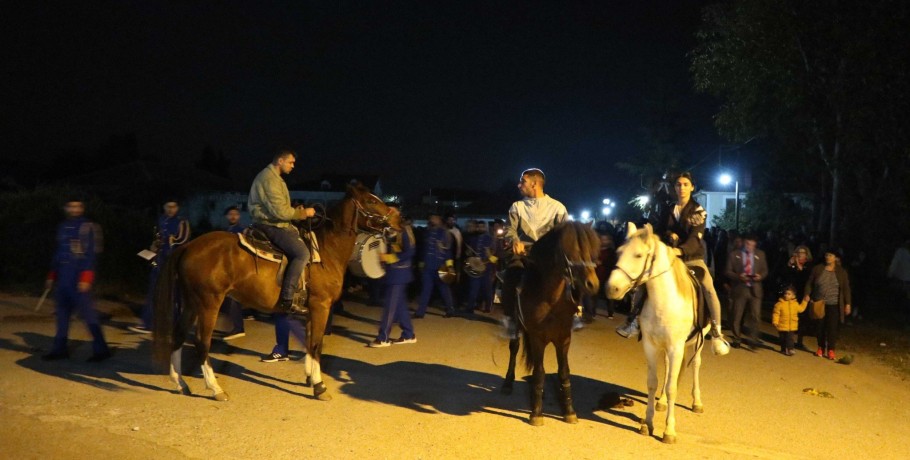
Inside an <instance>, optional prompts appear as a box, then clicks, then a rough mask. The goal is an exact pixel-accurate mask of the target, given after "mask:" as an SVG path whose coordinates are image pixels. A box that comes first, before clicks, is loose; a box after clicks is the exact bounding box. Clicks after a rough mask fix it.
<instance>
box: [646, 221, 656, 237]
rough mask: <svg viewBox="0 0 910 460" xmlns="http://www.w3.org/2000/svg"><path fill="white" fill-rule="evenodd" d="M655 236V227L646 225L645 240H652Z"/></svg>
mask: <svg viewBox="0 0 910 460" xmlns="http://www.w3.org/2000/svg"><path fill="white" fill-rule="evenodd" d="M653 234H654V227H652V226H651V224H645V238H647V239H650V238H651V235H653Z"/></svg>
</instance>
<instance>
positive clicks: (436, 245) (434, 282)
mask: <svg viewBox="0 0 910 460" xmlns="http://www.w3.org/2000/svg"><path fill="white" fill-rule="evenodd" d="M427 221H428V224H427V229H426V232H425V233H424V245H423V251H421V254H420V264H419V266H420V279H421V289H420V300H419V303H418V305H417V311H416V312H414V318H416V319H420V318H423V316H424V315H425V314H426V312H427V305H428V304H429V303H430V296H431V295H432V294H433V287H434V286H435V287H436V289H438V290H439V294H440V295H441V296H442V301H443V304H444V305H445V308H446V313H445V317H446V318H451V317H452V316H455V304H454V301H453V300H452V289H451V288H450V287H449V285H448V284H446V283H444V282H443V281H442V280H441V279H440V278H439V270H440V269H447V270H452V269H453V267H454V266H455V262H454V260H453V259H452V258H453V252H452V249H453V248H452V244H453V237H452V233H451V232H449V231H448V229H446V227H445V225H443V222H442V216H441V215H440V214H439V213H437V212H431V213H430V215H429V216H428V218H427Z"/></svg>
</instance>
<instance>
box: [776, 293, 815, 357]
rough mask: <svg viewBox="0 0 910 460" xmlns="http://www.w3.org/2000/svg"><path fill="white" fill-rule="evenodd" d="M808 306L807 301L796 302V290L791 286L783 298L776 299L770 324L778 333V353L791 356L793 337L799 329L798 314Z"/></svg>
mask: <svg viewBox="0 0 910 460" xmlns="http://www.w3.org/2000/svg"><path fill="white" fill-rule="evenodd" d="M807 305H809V301H808V300H803V301H802V302H799V301H798V300H796V289H794V288H793V286H787V289H786V290H784V296H783V297H781V298H780V299H777V303H776V304H774V313H772V314H771V324H773V325H774V327H775V328H777V331H778V333H780V352H781V353H783V354H785V355H787V356H793V355H794V354H795V353H794V351H793V336H794V335H795V334H796V331H797V330H798V329H799V314H800V313H802V312H804V311H805V310H806V306H807Z"/></svg>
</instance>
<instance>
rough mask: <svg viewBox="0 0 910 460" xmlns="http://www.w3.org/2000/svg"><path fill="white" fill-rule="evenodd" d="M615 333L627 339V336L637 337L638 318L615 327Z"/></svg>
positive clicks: (639, 331) (638, 330) (638, 331)
mask: <svg viewBox="0 0 910 460" xmlns="http://www.w3.org/2000/svg"><path fill="white" fill-rule="evenodd" d="M616 333H617V334H619V336H620V337H623V338H626V339H628V338H629V337H637V336H638V334H639V333H641V330H640V329H639V328H638V318H637V317H636V318H635V319H633V320H632V322H631V323H630V322H628V321H627V322H626V323H625V324H623V325H622V326H619V327H617V328H616Z"/></svg>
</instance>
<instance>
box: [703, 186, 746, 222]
mask: <svg viewBox="0 0 910 460" xmlns="http://www.w3.org/2000/svg"><path fill="white" fill-rule="evenodd" d="M747 195H748V192H742V191H741V192H739V212H742V211H743V207H742V206H743V200H745V199H746V196H747ZM692 198H694V199H695V201H697V202H698V204H700V205H701V206H702V207H703V208H705V212H707V213H708V227H713V226H714V218H715V217H720V215H721V214H722V213H723V212H724V210H725V209H729V210H730V212H733V210H734V208H735V206H736V193H734V192H733V191H722V192H708V191H704V190H702V191H699V192H697V193H693V194H692Z"/></svg>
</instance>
